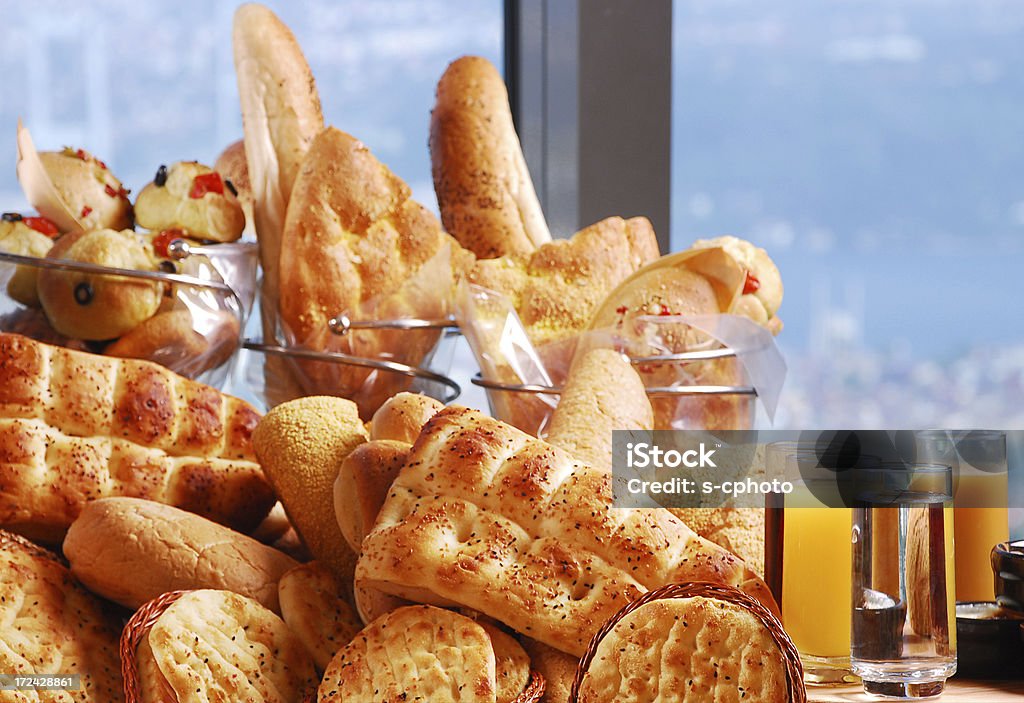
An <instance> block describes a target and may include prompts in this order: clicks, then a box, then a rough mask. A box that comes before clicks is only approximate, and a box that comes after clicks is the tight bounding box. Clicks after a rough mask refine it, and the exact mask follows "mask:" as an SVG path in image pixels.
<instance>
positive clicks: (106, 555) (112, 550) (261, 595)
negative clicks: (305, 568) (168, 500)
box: [64, 498, 297, 612]
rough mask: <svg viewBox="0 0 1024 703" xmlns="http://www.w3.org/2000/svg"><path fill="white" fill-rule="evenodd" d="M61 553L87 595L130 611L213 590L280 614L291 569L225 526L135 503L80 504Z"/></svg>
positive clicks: (273, 551) (274, 553) (286, 558)
mask: <svg viewBox="0 0 1024 703" xmlns="http://www.w3.org/2000/svg"><path fill="white" fill-rule="evenodd" d="M64 555H65V556H66V557H67V558H68V561H69V562H70V564H71V571H72V572H73V573H74V574H75V576H77V577H78V578H79V579H80V580H81V581H82V583H84V584H85V585H86V586H88V587H89V589H90V590H91V591H93V592H94V593H98V594H99V595H101V596H103V597H104V598H106V599H108V600H112V601H114V602H116V603H120V604H121V605H123V606H125V607H127V608H132V609H136V608H138V607H140V606H141V605H142V604H143V603H145V602H147V601H150V600H152V599H154V598H156V597H157V596H159V595H161V594H163V593H167V592H168V591H191V590H198V589H202V588H215V589H219V590H225V591H233V592H235V593H240V594H242V595H244V596H248V597H249V598H253V599H254V600H257V601H259V602H260V603H261V604H262V605H263V606H264V607H266V608H270V609H271V610H273V611H274V612H280V606H279V604H278V599H277V582H278V579H280V578H281V575H282V574H284V573H285V572H286V571H288V570H289V569H291V568H293V567H295V566H296V565H297V562H296V561H295V560H294V559H292V558H291V557H289V556H287V555H285V554H282V553H281V552H279V551H277V550H276V549H272V548H270V547H267V546H266V545H263V544H261V543H259V542H257V541H256V540H254V539H253V538H251V537H247V536H246V535H243V534H240V533H238V532H235V531H234V530H231V529H228V528H227V527H224V526H223V525H218V524H217V523H215V522H211V521H210V520H207V519H205V518H202V517H199V516H198V515H193V514H192V513H188V512H185V511H184V510H179V509H178V508H174V507H171V506H169V505H161V504H160V503H154V502H153V501H150V500H140V499H138V498H104V499H101V500H94V501H92V502H91V503H89V504H88V505H86V506H85V508H84V509H83V510H82V514H81V515H79V516H78V519H76V520H75V521H74V523H72V525H71V529H70V530H68V535H67V538H66V539H65V540H64Z"/></svg>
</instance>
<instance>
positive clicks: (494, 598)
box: [356, 407, 778, 656]
mask: <svg viewBox="0 0 1024 703" xmlns="http://www.w3.org/2000/svg"><path fill="white" fill-rule="evenodd" d="M611 503H612V496H611V476H610V475H609V474H608V472H607V471H605V470H597V469H593V468H591V467H589V466H586V465H582V464H579V463H578V462H576V461H574V460H573V459H572V458H570V457H569V455H567V454H565V453H564V452H562V451H561V450H559V449H557V448H555V447H552V446H551V445H549V444H547V443H545V442H542V441H540V440H537V439H534V438H532V437H530V436H528V435H526V434H525V433H523V432H520V431H518V430H516V429H514V428H512V427H510V426H508V425H505V424H503V423H501V422H498V421H497V420H494V419H492V418H489V417H486V416H485V415H483V414H482V413H480V412H477V411H475V410H469V409H467V408H460V407H449V408H446V409H444V410H442V411H441V412H439V413H438V414H437V415H435V416H434V417H433V418H431V420H430V421H429V422H428V423H427V425H426V427H424V429H423V432H422V434H421V435H420V437H419V439H418V440H417V441H416V444H414V445H413V449H412V452H411V454H410V456H409V460H408V461H407V462H406V465H405V467H404V468H403V470H402V472H401V473H400V474H399V475H398V477H397V478H396V479H395V482H394V484H393V486H392V490H391V492H390V493H389V494H388V498H387V500H386V501H385V503H384V507H383V508H382V510H381V512H380V514H379V515H378V518H377V522H376V524H375V525H374V528H373V530H372V531H371V532H370V533H369V534H368V535H367V536H366V537H365V539H364V540H363V544H362V552H361V554H360V557H359V562H358V564H357V567H356V579H357V580H359V581H363V582H366V583H367V584H368V585H370V586H374V587H377V588H379V589H380V590H383V591H385V592H388V593H392V594H394V595H398V596H401V597H404V598H409V599H411V600H418V601H420V602H426V603H435V604H449V603H458V604H461V605H465V606H467V607H470V608H473V609H475V610H478V611H480V612H482V613H484V614H486V615H489V616H491V617H493V618H495V619H497V620H500V621H501V622H504V623H506V624H507V625H509V626H510V627H512V628H514V629H515V630H517V631H518V632H521V633H524V634H528V635H529V636H531V637H534V638H536V639H538V640H540V641H542V642H545V643H546V644H549V645H551V646H553V647H556V648H558V649H561V650H562V651H565V652H567V653H569V654H573V655H577V656H578V655H580V654H581V653H582V652H583V650H584V649H585V648H586V645H587V643H588V642H589V641H590V638H591V637H592V636H593V634H594V633H595V632H596V630H597V628H599V627H600V625H601V624H602V623H603V622H605V620H607V619H608V618H609V617H611V615H612V614H614V612H615V611H616V610H618V608H620V607H621V606H622V605H623V604H624V603H626V602H628V601H630V600H634V599H635V598H637V597H638V596H639V595H640V594H641V593H643V592H644V591H645V590H647V589H650V588H656V587H658V586H662V585H665V584H667V583H674V582H678V581H699V580H708V581H713V582H716V583H724V584H727V585H735V586H737V587H739V588H740V589H742V590H745V591H746V592H748V593H749V594H750V595H751V596H753V597H754V598H757V599H758V600H760V601H761V602H762V603H764V604H765V605H766V607H768V608H770V609H771V610H773V611H775V612H777V610H778V609H777V606H776V605H775V602H774V600H773V599H772V597H771V594H770V593H769V591H768V588H767V586H766V585H765V584H764V582H763V581H762V580H761V579H760V578H758V577H757V576H756V575H755V574H754V573H753V572H751V571H750V570H749V569H747V568H746V567H744V565H743V563H742V562H741V561H740V560H739V559H737V558H736V557H735V556H733V555H732V554H729V553H728V552H727V551H725V550H724V549H722V548H721V547H718V546H717V545H713V544H711V543H710V542H707V541H706V540H703V539H701V538H700V537H698V536H697V535H696V534H695V533H694V532H693V531H692V530H690V529H689V528H688V527H687V526H686V525H685V524H683V523H682V522H680V521H679V520H678V519H677V518H675V517H674V516H672V515H671V514H670V513H668V512H667V511H660V510H658V511H655V510H645V511H637V510H614V509H611Z"/></svg>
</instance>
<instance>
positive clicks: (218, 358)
mask: <svg viewBox="0 0 1024 703" xmlns="http://www.w3.org/2000/svg"><path fill="white" fill-rule="evenodd" d="M197 324H201V325H202V328H201V329H197V328H196V326H197ZM239 327H240V325H239V323H238V318H237V317H235V316H234V315H233V314H231V313H229V312H227V311H224V310H222V311H218V312H215V313H212V314H211V313H210V312H209V311H205V312H204V315H203V316H202V318H201V319H200V320H196V319H194V318H193V317H192V312H191V311H190V310H188V309H187V308H183V309H178V310H168V311H166V312H159V313H157V314H156V315H154V316H153V317H151V318H149V319H148V320H146V321H145V322H143V323H142V324H140V325H138V326H137V327H136V328H135V329H133V330H132V331H130V332H128V334H126V335H124V336H122V337H121V338H120V339H118V340H116V341H114V342H113V343H112V344H110V345H109V346H107V347H106V348H105V349H104V350H103V353H104V354H106V355H107V356H118V357H121V358H123V359H145V360H148V361H153V362H156V363H158V364H160V365H161V366H166V367H167V368H169V369H174V370H175V371H176V372H178V373H181V374H185V375H187V376H190V377H195V376H198V375H199V374H201V373H203V372H204V371H207V370H209V369H213V368H217V367H218V366H220V365H221V364H223V363H224V362H226V361H227V360H228V359H229V358H230V357H231V355H232V354H234V352H235V350H236V349H237V348H238V335H239Z"/></svg>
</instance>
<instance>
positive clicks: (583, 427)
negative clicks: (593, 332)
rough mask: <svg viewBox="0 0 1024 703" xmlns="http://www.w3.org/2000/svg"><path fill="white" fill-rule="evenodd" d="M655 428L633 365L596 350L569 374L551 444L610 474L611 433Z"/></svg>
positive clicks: (553, 418) (553, 422)
mask: <svg viewBox="0 0 1024 703" xmlns="http://www.w3.org/2000/svg"><path fill="white" fill-rule="evenodd" d="M652 429H654V410H653V409H652V408H651V401H650V400H648V398H647V391H646V390H645V389H644V383H643V381H642V380H641V379H640V376H639V375H637V373H636V371H634V370H633V366H632V364H630V362H629V360H628V359H627V358H626V357H624V356H623V355H622V354H619V353H618V352H616V351H613V350H611V349H593V350H591V351H589V352H587V353H585V354H582V355H579V358H578V359H577V360H576V361H575V362H574V363H573V365H572V368H571V369H570V370H569V377H568V379H567V381H566V384H565V387H564V388H563V390H562V394H561V396H559V399H558V406H557V407H556V408H555V412H554V414H553V415H552V416H551V425H550V427H549V431H548V435H547V441H548V442H550V443H551V444H553V445H555V446H556V447H561V448H562V449H564V450H565V451H567V452H569V453H570V454H572V455H573V456H574V457H576V458H577V459H579V460H580V461H584V462H586V463H588V464H590V465H591V466H593V467H594V468H597V469H604V470H606V471H611V467H612V431H613V430H652Z"/></svg>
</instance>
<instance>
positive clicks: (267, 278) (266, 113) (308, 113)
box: [231, 3, 324, 338]
mask: <svg viewBox="0 0 1024 703" xmlns="http://www.w3.org/2000/svg"><path fill="white" fill-rule="evenodd" d="M231 38H232V44H233V46H234V55H235V73H236V75H237V77H238V97H239V99H240V101H241V104H242V126H243V128H244V131H245V155H246V160H247V161H248V174H249V182H250V185H251V187H252V197H253V215H254V219H255V221H256V233H257V237H258V239H259V244H260V262H261V264H262V265H263V276H264V282H263V286H264V293H265V295H268V296H270V297H269V301H270V302H271V303H274V302H276V300H277V292H278V291H279V282H278V270H279V262H280V257H281V233H282V231H283V229H284V218H285V211H286V209H287V207H288V202H289V200H290V199H291V194H292V187H293V186H294V184H295V179H296V178H297V176H298V172H299V165H300V164H301V163H302V159H303V157H304V156H305V154H306V151H307V150H308V149H309V145H310V144H311V143H312V142H313V138H314V137H316V135H317V134H319V133H320V131H321V130H322V129H323V128H324V118H323V113H322V112H321V111H320V95H319V94H318V93H317V90H316V82H315V81H314V80H313V73H312V72H311V71H310V70H309V65H308V64H307V63H306V59H305V57H304V56H303V55H302V50H301V49H300V48H299V45H298V43H297V42H296V41H295V37H294V36H293V35H292V33H291V31H290V30H289V29H288V27H286V26H285V25H284V24H283V23H282V22H281V20H279V19H278V18H277V15H275V14H274V13H273V12H272V11H271V10H269V9H268V8H266V7H264V6H263V5H259V4H257V3H246V4H244V5H241V6H239V8H238V9H237V10H235V18H234V26H233V28H232V35H231ZM271 332H272V330H271ZM264 334H265V335H267V336H268V338H270V337H272V334H268V330H267V329H266V328H264Z"/></svg>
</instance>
